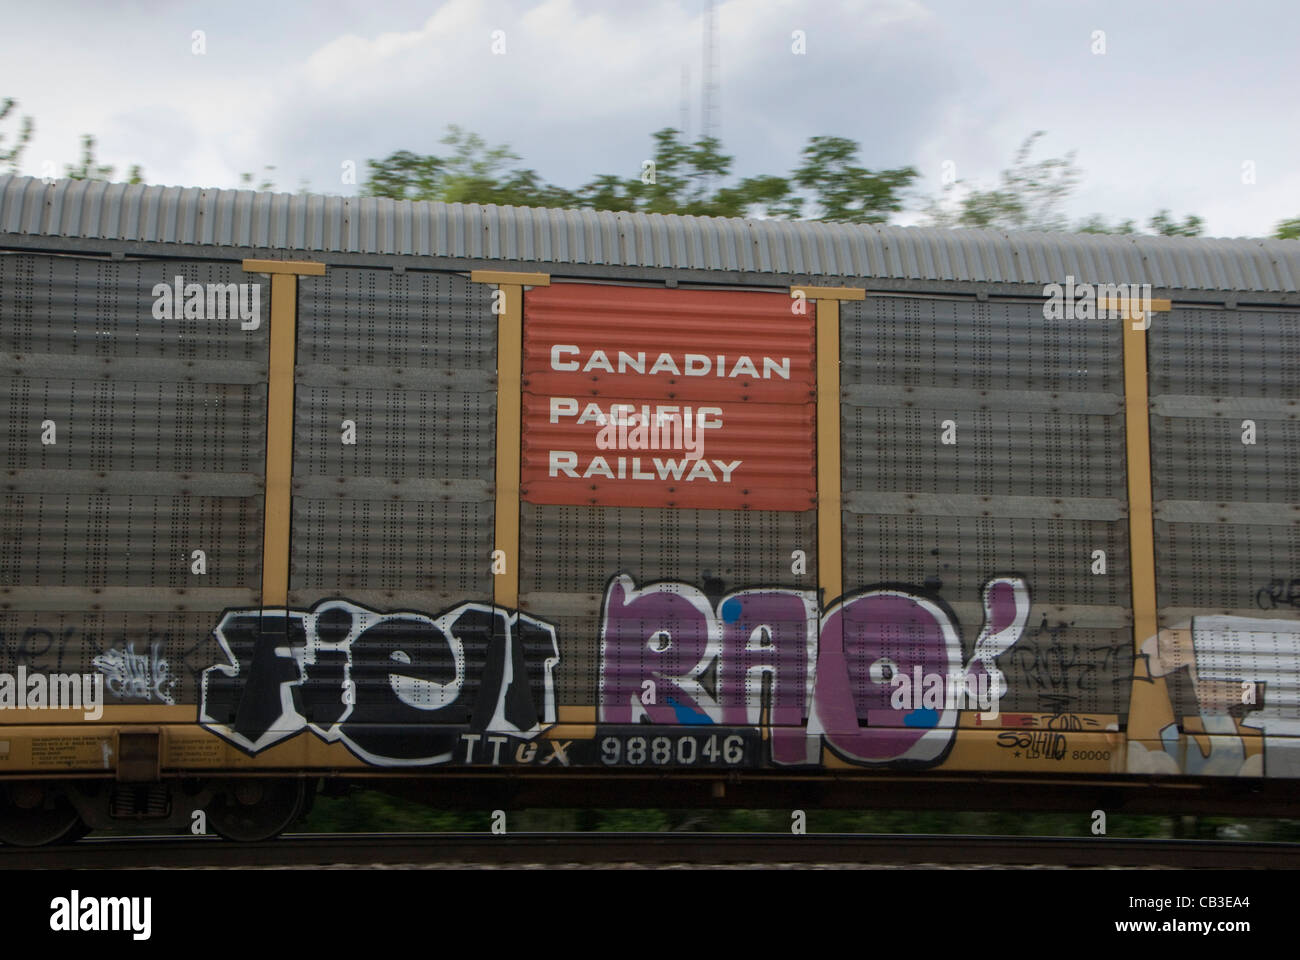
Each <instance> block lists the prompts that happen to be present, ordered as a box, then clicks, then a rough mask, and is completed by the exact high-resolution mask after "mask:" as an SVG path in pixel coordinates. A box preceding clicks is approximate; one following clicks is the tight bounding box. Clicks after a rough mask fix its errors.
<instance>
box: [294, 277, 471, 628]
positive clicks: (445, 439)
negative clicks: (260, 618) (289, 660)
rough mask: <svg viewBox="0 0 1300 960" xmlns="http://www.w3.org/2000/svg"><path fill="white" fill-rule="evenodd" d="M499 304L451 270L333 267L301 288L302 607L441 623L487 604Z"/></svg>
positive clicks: (298, 511) (297, 443) (297, 510)
mask: <svg viewBox="0 0 1300 960" xmlns="http://www.w3.org/2000/svg"><path fill="white" fill-rule="evenodd" d="M490 296H491V288H489V287H487V286H485V285H483V284H471V283H470V282H469V281H468V280H466V279H465V278H463V277H460V276H456V275H453V274H428V273H420V274H395V273H393V272H392V271H390V270H368V269H351V268H332V269H330V270H329V271H328V272H327V273H326V275H325V276H323V277H311V278H304V279H303V280H302V281H301V282H300V285H299V307H298V330H299V333H298V363H297V369H296V379H297V386H296V391H295V414H294V415H295V425H294V468H293V475H294V481H293V482H294V498H293V537H292V569H291V582H290V595H289V600H290V603H291V604H293V605H294V606H300V607H302V606H310V605H312V604H315V603H316V602H318V601H320V600H322V599H324V598H327V597H346V598H347V599H348V600H351V601H354V602H356V603H360V604H363V605H366V606H369V607H371V608H375V609H382V610H387V609H394V608H399V607H400V608H401V609H405V610H417V611H422V612H424V613H427V614H436V613H438V612H439V611H441V610H442V609H444V608H446V607H448V606H451V605H453V604H456V603H461V602H464V601H466V600H485V599H488V598H490V597H491V593H492V577H491V571H490V560H491V553H492V529H493V526H492V523H493V493H492V490H493V476H494V469H495V443H496V441H495V436H496V430H495V425H496V324H495V318H494V317H493V315H492V313H491V303H490ZM345 421H348V422H350V424H351V425H352V427H353V428H354V429H355V435H354V439H355V442H354V443H345V442H344V440H345Z"/></svg>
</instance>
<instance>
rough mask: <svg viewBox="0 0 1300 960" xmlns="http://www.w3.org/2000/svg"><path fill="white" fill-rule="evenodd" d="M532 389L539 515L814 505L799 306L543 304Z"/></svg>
mask: <svg viewBox="0 0 1300 960" xmlns="http://www.w3.org/2000/svg"><path fill="white" fill-rule="evenodd" d="M523 389H524V395H523V424H522V431H523V451H522V472H521V484H522V487H521V495H522V497H523V499H525V500H528V501H529V502H531V503H546V504H593V505H599V506H631V507H665V506H677V507H685V508H694V509H733V510H738V509H759V510H809V509H811V508H812V507H813V505H814V504H815V501H816V480H815V477H814V469H815V463H814V449H813V436H814V421H815V416H816V410H815V405H814V402H813V400H814V396H815V391H814V388H813V327H812V319H811V315H810V314H805V315H802V316H800V315H792V313H791V300H790V298H789V297H788V296H781V295H780V294H771V293H751V292H728V291H717V290H707V291H684V290H655V289H647V288H641V287H627V286H613V285H598V284H577V283H566V284H555V285H553V286H551V287H547V288H538V289H534V290H531V291H529V293H528V295H527V296H526V297H525V300H524V333H523ZM565 404H567V405H568V406H567V410H565V409H562V407H563V405H565ZM616 408H617V410H618V413H617V414H616V412H615V411H616ZM629 411H630V412H629ZM669 418H672V419H669ZM634 420H635V423H633V422H632V421H634ZM615 422H617V427H615ZM607 423H608V424H609V426H608V429H606V425H607ZM638 425H639V428H640V434H641V435H637V432H636V431H637V430H638ZM559 457H564V458H567V460H566V461H565V462H566V463H568V464H570V465H569V466H565V467H562V466H560V465H559V459H558V458H559Z"/></svg>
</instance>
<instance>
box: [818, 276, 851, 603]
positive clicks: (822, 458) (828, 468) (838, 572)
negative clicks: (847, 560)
mask: <svg viewBox="0 0 1300 960" xmlns="http://www.w3.org/2000/svg"><path fill="white" fill-rule="evenodd" d="M840 437H841V434H840V302H839V301H838V300H818V301H817V580H818V583H819V585H820V586H821V591H822V603H823V604H830V603H831V601H833V600H835V599H836V598H838V597H839V596H840V595H841V594H842V593H844V569H843V567H844V527H843V513H842V510H841V504H842V501H843V497H842V493H841V486H842V482H841V474H840Z"/></svg>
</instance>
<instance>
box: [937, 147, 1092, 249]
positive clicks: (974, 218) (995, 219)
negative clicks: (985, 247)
mask: <svg viewBox="0 0 1300 960" xmlns="http://www.w3.org/2000/svg"><path fill="white" fill-rule="evenodd" d="M1043 133H1044V132H1043V131H1042V130H1037V131H1035V132H1034V133H1031V134H1030V135H1029V136H1028V137H1026V138H1025V140H1024V142H1023V143H1021V145H1020V149H1018V150H1017V151H1016V154H1015V157H1014V158H1013V159H1012V162H1011V166H1010V167H1008V168H1007V169H1005V170H1003V171H1002V173H1001V175H1000V181H999V183H998V185H997V186H996V187H994V188H993V189H991V190H971V191H970V192H969V193H967V194H966V196H964V197H963V198H962V199H961V201H960V203H959V204H958V206H957V209H956V210H955V211H954V210H950V209H947V208H945V206H944V204H943V203H942V201H940V200H931V201H930V203H929V205H928V206H927V208H926V213H927V215H928V216H929V219H930V222H931V224H932V225H934V226H941V227H951V226H960V227H985V228H991V229H997V230H1064V229H1066V225H1067V224H1066V218H1065V214H1064V212H1063V210H1062V207H1063V205H1064V202H1065V199H1066V197H1068V196H1069V195H1070V193H1071V191H1073V190H1074V188H1075V186H1076V185H1077V184H1078V182H1079V174H1080V172H1079V168H1078V167H1076V166H1075V164H1074V153H1073V151H1071V152H1070V153H1067V154H1066V155H1065V156H1064V157H1049V158H1047V159H1046V160H1037V161H1032V162H1031V161H1030V159H1029V155H1030V154H1031V153H1032V152H1033V149H1034V144H1035V143H1036V142H1037V141H1038V138H1039V137H1041V136H1043ZM1093 227H1094V229H1092V230H1090V231H1089V232H1092V233H1098V232H1109V231H1105V230H1100V229H1097V224H1093Z"/></svg>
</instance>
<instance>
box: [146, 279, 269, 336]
mask: <svg viewBox="0 0 1300 960" xmlns="http://www.w3.org/2000/svg"><path fill="white" fill-rule="evenodd" d="M150 292H151V293H152V294H153V296H154V301H153V316H154V319H155V320H181V319H185V320H239V329H240V330H256V329H257V328H258V327H260V326H261V325H262V319H261V310H262V302H261V301H262V286H261V284H258V283H186V282H185V278H184V277H179V276H178V277H177V278H176V280H175V282H174V283H156V284H154V287H153V290H152V291H150Z"/></svg>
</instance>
